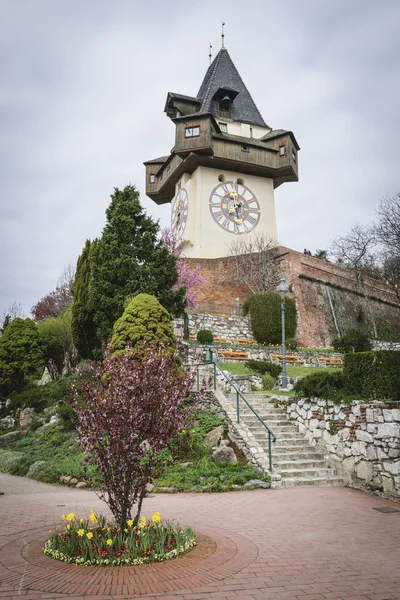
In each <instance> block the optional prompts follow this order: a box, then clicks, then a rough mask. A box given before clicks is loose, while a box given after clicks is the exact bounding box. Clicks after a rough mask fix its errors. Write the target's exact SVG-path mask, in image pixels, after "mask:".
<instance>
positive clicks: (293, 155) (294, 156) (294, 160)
mask: <svg viewBox="0 0 400 600" xmlns="http://www.w3.org/2000/svg"><path fill="white" fill-rule="evenodd" d="M292 159H293V162H296V152H295V151H294V150H292Z"/></svg>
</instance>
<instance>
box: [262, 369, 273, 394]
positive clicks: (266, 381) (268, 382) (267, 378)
mask: <svg viewBox="0 0 400 600" xmlns="http://www.w3.org/2000/svg"><path fill="white" fill-rule="evenodd" d="M275 383H276V379H274V377H272V375H270V374H269V373H265V374H264V375H263V377H262V384H263V390H272V389H273V388H274V387H275Z"/></svg>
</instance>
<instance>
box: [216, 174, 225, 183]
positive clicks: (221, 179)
mask: <svg viewBox="0 0 400 600" xmlns="http://www.w3.org/2000/svg"><path fill="white" fill-rule="evenodd" d="M218 181H221V182H222V183H224V182H225V181H226V177H225V175H223V174H222V173H221V174H220V175H219V176H218Z"/></svg>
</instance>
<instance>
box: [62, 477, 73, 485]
mask: <svg viewBox="0 0 400 600" xmlns="http://www.w3.org/2000/svg"><path fill="white" fill-rule="evenodd" d="M71 479H72V475H64V477H63V480H64V481H63V483H66V484H67V485H69V484H70V483H71Z"/></svg>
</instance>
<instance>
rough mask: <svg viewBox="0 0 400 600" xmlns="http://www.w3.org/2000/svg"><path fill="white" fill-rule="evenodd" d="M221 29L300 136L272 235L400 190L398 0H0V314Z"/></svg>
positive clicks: (324, 242)
mask: <svg viewBox="0 0 400 600" xmlns="http://www.w3.org/2000/svg"><path fill="white" fill-rule="evenodd" d="M221 20H224V21H225V22H226V27H225V33H226V37H225V43H226V47H227V48H228V50H229V53H230V55H231V58H232V59H233V61H234V63H235V64H236V66H237V68H238V70H239V72H240V74H241V76H242V78H243V80H244V82H245V84H246V86H247V87H248V89H249V91H250V93H251V94H252V96H253V99H254V101H255V103H256V105H257V106H258V108H259V110H260V112H261V114H262V115H263V117H264V119H265V121H266V122H267V123H268V124H269V125H270V126H271V127H273V128H284V129H290V130H292V131H293V132H294V133H295V135H296V137H297V140H298V142H299V144H300V146H301V152H300V154H299V173H300V181H299V182H298V183H286V184H284V185H283V186H281V187H280V188H279V189H278V190H277V191H276V195H275V198H276V207H277V225H278V235H279V241H280V243H282V244H284V245H286V246H289V247H291V248H294V249H297V250H303V248H305V247H307V248H308V249H310V250H312V251H314V250H315V249H316V248H326V247H327V246H328V245H329V241H330V240H331V239H332V238H333V237H334V236H336V235H339V234H343V233H345V232H346V231H347V229H348V228H349V226H350V225H351V224H352V223H354V222H355V221H360V222H361V223H367V222H369V221H371V220H372V219H373V218H374V209H375V207H376V206H377V204H378V202H379V199H380V198H381V197H382V196H384V195H386V194H389V195H390V194H393V193H395V192H398V191H399V190H400V185H399V172H400V169H399V121H400V114H399V113H400V98H399V88H400V76H399V75H400V73H399V70H400V69H399V67H400V36H399V33H398V28H399V22H400V2H398V0H393V1H391V0H381V1H380V2H377V1H376V0H345V1H343V0H335V1H334V2H331V1H328V0H281V1H280V2H276V1H275V0H274V1H270V0H260V1H258V0H246V1H244V0H226V1H225V0H221V1H219V0H201V1H198V0H185V1H182V2H180V1H177V0H169V2H161V1H159V0H153V2H148V3H146V2H143V1H140V2H139V1H136V0H0V199H1V206H0V219H1V226H0V227H1V230H0V315H1V314H2V313H3V311H4V310H5V309H7V308H8V306H9V305H10V304H11V303H12V302H14V301H16V302H21V303H22V305H23V307H24V309H25V312H26V314H27V315H28V314H29V311H30V308H31V306H32V305H33V304H34V303H35V302H36V301H38V300H39V299H40V298H41V297H42V296H43V295H44V294H46V293H47V292H49V291H51V290H52V289H54V287H55V285H56V282H57V279H58V277H59V275H60V273H61V271H62V270H63V268H64V267H65V266H66V265H67V264H68V263H75V262H76V259H77V257H78V255H79V253H80V251H81V249H82V246H83V245H84V243H85V240H86V238H93V237H96V236H98V235H99V234H100V233H101V230H102V228H103V226H104V223H105V209H106V207H107V206H108V204H109V200H110V198H109V197H110V194H111V193H112V191H113V188H114V187H123V186H124V185H126V184H127V183H129V182H132V183H134V184H136V185H137V186H138V188H139V189H140V191H141V193H142V201H143V204H144V206H145V207H146V209H147V211H148V212H149V213H150V214H151V215H152V216H154V217H156V218H159V219H160V221H161V224H162V225H163V226H164V225H167V224H168V223H169V207H167V206H163V207H158V206H157V205H156V204H154V203H153V202H152V201H151V200H149V199H148V198H146V197H145V196H144V173H145V170H144V167H143V162H144V161H145V160H148V159H151V158H155V157H157V156H160V155H163V154H168V153H169V151H170V149H171V148H172V146H173V143H174V125H173V124H172V122H171V121H170V120H169V119H168V118H167V117H166V116H165V114H164V112H163V109H164V103H165V98H166V94H167V92H168V91H174V92H179V93H183V94H188V95H195V94H196V93H197V91H198V88H199V86H200V83H201V81H202V78H203V76H204V74H205V71H206V69H207V66H208V43H209V42H211V43H212V44H213V53H214V55H215V53H216V52H217V51H218V50H219V48H220V45H221V39H220V26H221Z"/></svg>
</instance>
